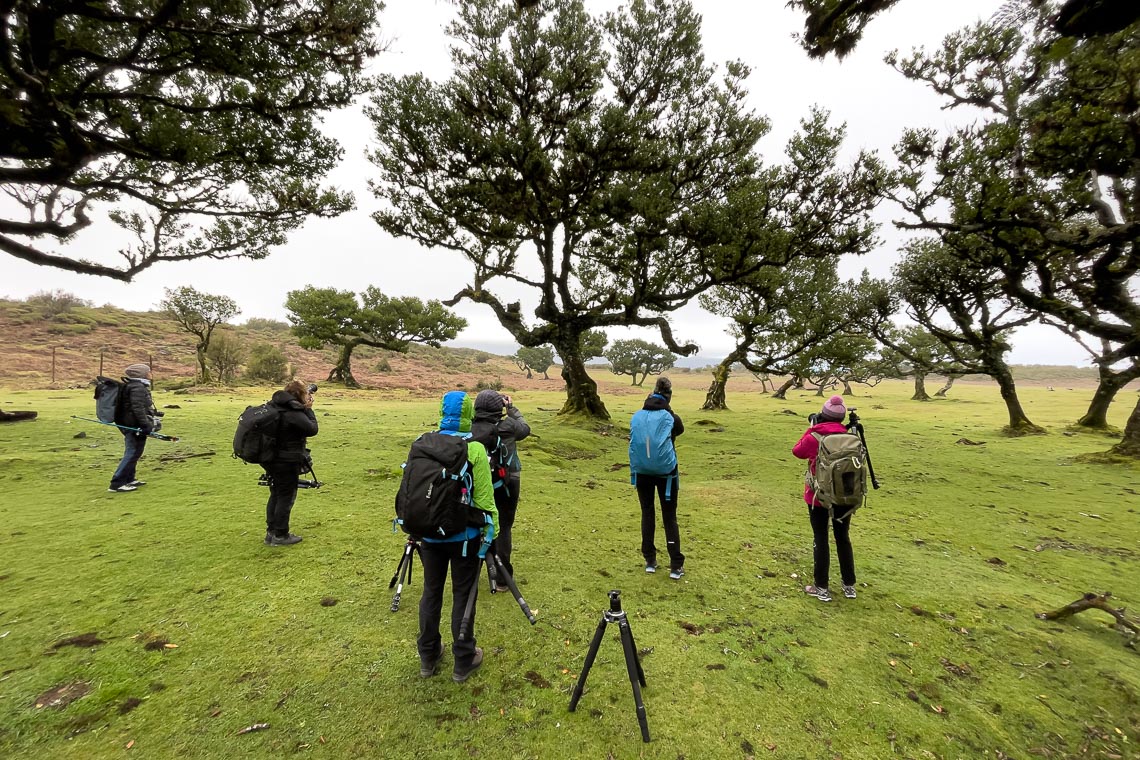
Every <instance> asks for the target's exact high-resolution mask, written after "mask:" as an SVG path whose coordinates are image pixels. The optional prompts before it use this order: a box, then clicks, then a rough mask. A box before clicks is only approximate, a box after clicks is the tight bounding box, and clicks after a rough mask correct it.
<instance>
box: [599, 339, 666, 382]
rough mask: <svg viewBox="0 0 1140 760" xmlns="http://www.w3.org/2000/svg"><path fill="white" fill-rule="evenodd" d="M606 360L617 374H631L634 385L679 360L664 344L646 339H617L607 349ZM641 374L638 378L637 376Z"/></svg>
mask: <svg viewBox="0 0 1140 760" xmlns="http://www.w3.org/2000/svg"><path fill="white" fill-rule="evenodd" d="M606 360H607V361H608V362H609V363H610V370H611V371H612V372H613V373H614V374H615V375H629V376H630V378H632V380H633V383H632V384H633V385H641V384H642V383H644V382H645V378H646V377H648V376H649V375H659V374H661V373H662V372H664V371H665V370H667V369H669V368H671V367H672V366H673V364H674V362H676V361H677V357H676V355H674V354H673V352H672V351H670V350H669V349H667V348H665V347H664V346H658V345H655V344H653V343H650V342H648V341H644V340H637V339H633V340H615V341H614V342H613V345H612V346H610V347H609V349H607V350H606ZM638 375H641V379H640V380H638V379H637V376H638Z"/></svg>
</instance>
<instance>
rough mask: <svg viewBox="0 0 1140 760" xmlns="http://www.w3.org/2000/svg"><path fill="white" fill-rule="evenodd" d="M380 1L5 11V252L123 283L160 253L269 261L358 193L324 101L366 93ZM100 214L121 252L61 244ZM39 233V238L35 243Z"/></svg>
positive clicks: (166, 257)
mask: <svg viewBox="0 0 1140 760" xmlns="http://www.w3.org/2000/svg"><path fill="white" fill-rule="evenodd" d="M379 7H380V3H379V2H378V1H377V0H298V1H297V2H289V3H282V2H278V0H243V1H242V2H238V1H237V0H204V2H200V3H186V2H179V1H178V0H157V1H156V2H149V3H44V2H35V1H34V0H13V2H7V3H5V4H4V5H3V8H2V9H0V14H2V20H3V25H4V29H5V30H6V31H5V34H4V35H3V36H2V37H0V60H3V62H4V65H3V66H2V67H0V124H3V127H4V129H3V133H4V138H3V140H2V141H0V189H2V190H3V192H4V193H5V194H6V195H7V197H8V203H7V204H5V211H4V214H3V217H2V218H0V251H4V252H6V253H8V254H9V255H11V256H15V257H16V258H20V259H23V260H25V261H30V262H32V263H35V264H42V265H47V266H52V267H57V268H60V269H66V270H69V271H73V272H82V273H86V274H95V275H103V276H107V277H113V278H116V279H120V280H130V279H131V278H132V277H134V275H136V274H137V273H138V272H140V271H142V270H144V269H146V268H147V267H149V266H151V265H153V264H155V263H156V262H159V261H181V260H186V259H194V258H199V257H210V258H229V257H235V256H242V257H249V258H255V259H258V258H262V257H264V256H265V255H267V254H268V253H269V251H270V250H271V249H272V247H273V246H276V245H280V244H282V243H283V242H284V241H285V238H286V235H287V234H288V232H290V231H291V230H294V229H296V228H297V227H299V226H300V224H301V223H302V222H304V220H305V219H306V218H308V217H310V216H331V215H336V214H339V213H342V212H344V211H346V210H348V209H349V208H351V205H352V199H351V196H349V195H347V194H345V193H341V192H339V191H336V190H335V189H327V188H322V187H321V186H320V184H319V183H320V180H321V179H322V178H323V177H324V176H325V175H326V174H327V173H328V172H329V171H330V170H331V169H332V168H333V167H334V166H335V165H336V163H337V162H338V161H339V159H340V153H341V151H340V148H339V146H338V145H337V143H336V142H335V141H334V140H332V139H330V138H328V137H325V136H324V135H323V134H322V133H321V131H320V128H319V114H320V112H322V111H324V110H326V109H328V108H332V107H336V106H344V105H347V104H349V103H350V102H352V100H353V98H354V97H355V96H357V95H359V94H361V93H363V92H365V91H367V89H368V88H369V84H370V82H369V80H368V79H367V78H366V77H364V76H363V75H362V67H363V65H364V62H365V59H367V58H368V57H370V56H372V55H373V54H375V52H376V50H377V44H376V41H375V38H374V30H375V25H376V15H377V11H378V10H379ZM96 212H104V213H103V216H104V217H105V219H106V220H107V221H109V222H111V223H113V224H114V225H117V226H118V227H119V228H121V230H123V231H124V232H125V233H126V234H127V235H129V236H131V237H133V238H134V242H133V243H131V244H127V245H124V246H123V247H122V248H120V250H119V252H118V253H119V257H120V259H119V261H118V263H115V260H110V261H105V260H99V261H96V260H91V259H90V258H89V257H87V256H86V255H85V256H83V257H78V256H72V255H69V254H68V253H67V252H66V251H59V250H57V248H58V247H59V246H60V245H62V244H64V243H66V242H68V241H69V240H71V239H72V238H73V237H75V236H76V235H78V234H80V233H83V232H84V231H86V230H88V229H89V228H90V227H91V225H92V224H94V223H95V222H96V221H97V220H98V219H99V218H100V215H98V214H97V213H96ZM45 241H46V244H45Z"/></svg>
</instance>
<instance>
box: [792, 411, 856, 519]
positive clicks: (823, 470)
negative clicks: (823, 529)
mask: <svg viewBox="0 0 1140 760" xmlns="http://www.w3.org/2000/svg"><path fill="white" fill-rule="evenodd" d="M812 436H813V437H814V438H815V439H816V440H817V441H819V454H818V455H816V459H815V473H812V471H811V468H810V467H809V468H808V472H807V476H806V478H805V480H806V481H807V484H808V487H809V488H811V490H812V491H813V492H815V503H816V504H819V505H827V506H828V507H831V509H832V514H833V515H834V514H836V511H838V512H841V513H842V514H839V515H837V516H836V519H838V520H843V519H846V518H848V517H850V516H851V513H853V512H854V511H855V510H856V509H858V508H859V507H861V506H863V502H864V501H865V500H866V498H867V449H866V447H864V446H863V441H862V440H860V439H859V436H857V435H855V434H854V433H829V434H827V435H822V434H820V433H812Z"/></svg>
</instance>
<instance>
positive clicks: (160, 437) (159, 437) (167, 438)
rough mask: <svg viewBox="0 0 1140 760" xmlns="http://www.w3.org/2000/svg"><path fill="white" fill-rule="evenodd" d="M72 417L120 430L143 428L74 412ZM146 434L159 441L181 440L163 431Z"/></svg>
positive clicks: (139, 431)
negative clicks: (83, 415)
mask: <svg viewBox="0 0 1140 760" xmlns="http://www.w3.org/2000/svg"><path fill="white" fill-rule="evenodd" d="M71 419H73V420H83V421H84V422H94V423H95V424H97V425H110V426H111V427H117V428H119V429H120V430H129V431H130V432H132V433H142V428H135V427H127V426H126V425H119V424H116V423H114V422H103V420H93V419H91V418H90V417H79V416H78V415H74V414H73V415H71ZM146 435H147V438H155V439H157V440H159V441H179V440H181V439H180V438H179V437H178V436H176V435H163V434H162V433H154V432H150V433H147V434H146Z"/></svg>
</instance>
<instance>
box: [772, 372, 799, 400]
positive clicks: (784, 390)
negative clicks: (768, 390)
mask: <svg viewBox="0 0 1140 760" xmlns="http://www.w3.org/2000/svg"><path fill="white" fill-rule="evenodd" d="M799 380H800V379H799V378H798V377H789V378H788V379H787V380H785V381H784V384H783V385H781V386H780V387H779V388H777V389H776V392H775V393H773V394H772V398H778V399H786V398H787V397H788V391H790V390H791V389H792V387H800V386H799Z"/></svg>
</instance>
